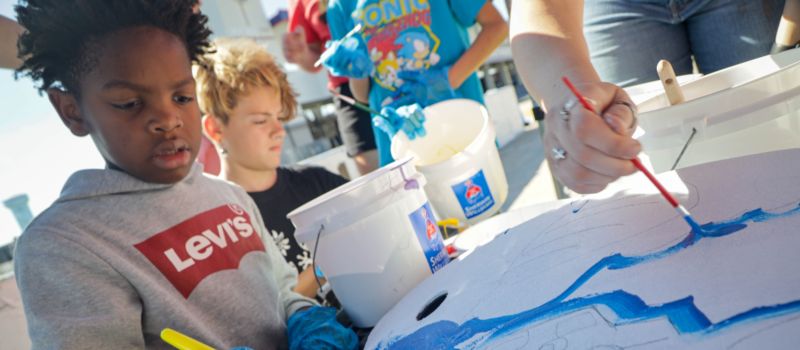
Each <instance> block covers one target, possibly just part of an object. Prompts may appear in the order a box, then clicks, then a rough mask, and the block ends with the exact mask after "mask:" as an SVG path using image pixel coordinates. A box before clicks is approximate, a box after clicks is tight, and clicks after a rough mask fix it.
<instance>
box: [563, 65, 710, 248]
mask: <svg viewBox="0 0 800 350" xmlns="http://www.w3.org/2000/svg"><path fill="white" fill-rule="evenodd" d="M561 80H563V81H564V84H567V87H568V88H569V90H570V91H572V94H573V95H575V98H577V99H578V102H580V103H581V105H583V108H586V110H588V111H590V112H592V113H594V114H597V111H595V109H594V107H592V105H591V104H589V102H588V101H586V98H584V97H583V95H581V93H580V92H579V91H578V89H577V88H575V85H572V82H570V81H569V78H567V77H566V76H565V77H562V78H561ZM631 162H632V163H633V166H635V167H636V169H639V171H641V172H642V173H644V175H645V176H647V178H648V179H649V180H650V182H652V183H653V185H655V186H656V188H657V189H658V191H659V192H661V195H662V196H664V198H665V199H666V200H667V202H669V204H670V205H671V206H672V207H673V208H675V211H677V212H678V214H680V215H681V216H683V219H684V220H686V222H687V223H688V224H689V226H691V227H692V230H693V231H697V232H701V231H702V230H703V229H702V228H701V227H700V225H699V224H698V223H697V221H695V220H694V218H692V215H691V214H690V213H689V211H688V210H686V208H684V207H683V205H681V204H680V203H679V202H678V200H677V199H675V197H673V196H672V194H670V193H669V192H667V189H666V188H664V186H662V185H661V183H660V182H659V181H658V179H656V177H655V176H653V174H651V173H650V171H649V170H647V168H645V167H644V165H642V162H641V161H639V158H633V159H631Z"/></svg>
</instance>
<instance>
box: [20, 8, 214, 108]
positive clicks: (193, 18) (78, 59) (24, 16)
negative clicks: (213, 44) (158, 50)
mask: <svg viewBox="0 0 800 350" xmlns="http://www.w3.org/2000/svg"><path fill="white" fill-rule="evenodd" d="M194 3H196V1H187V0H69V1H65V0H27V1H24V0H21V1H20V3H19V5H17V6H15V9H16V11H17V20H18V21H19V23H20V24H21V25H22V26H23V27H25V29H26V31H25V32H24V33H23V34H22V35H21V36H20V38H19V42H18V43H17V46H18V48H19V57H20V58H22V59H23V65H22V66H21V67H20V68H19V69H17V71H16V72H15V77H17V78H18V77H19V76H21V75H22V76H29V77H31V78H32V79H33V80H34V81H40V82H41V85H40V86H38V89H39V91H44V90H47V89H48V88H50V87H60V88H63V89H66V90H67V91H69V92H72V93H79V91H78V81H79V79H80V78H81V76H82V75H83V74H85V73H87V72H89V70H90V69H91V67H92V66H93V65H94V64H96V61H97V55H98V52H100V51H101V49H102V48H100V47H97V43H98V41H99V39H101V38H102V37H104V36H105V35H108V34H110V33H112V32H115V31H118V30H121V29H125V28H130V27H137V26H151V27H156V28H159V29H161V30H164V31H166V32H169V33H172V34H174V35H176V36H177V37H178V38H180V39H181V40H183V42H184V43H185V44H186V51H187V52H188V53H189V58H190V59H191V60H192V61H194V60H196V58H197V57H199V56H200V55H202V54H204V53H205V52H206V50H207V49H208V47H209V41H208V37H209V35H210V34H211V31H210V30H209V29H208V27H207V26H206V22H207V21H208V18H207V17H206V16H205V15H203V14H201V13H196V14H195V13H193V12H192V6H193V4H194Z"/></svg>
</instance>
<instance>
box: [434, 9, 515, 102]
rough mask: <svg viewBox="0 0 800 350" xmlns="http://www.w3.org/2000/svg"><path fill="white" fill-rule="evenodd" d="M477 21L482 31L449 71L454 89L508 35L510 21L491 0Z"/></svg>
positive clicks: (481, 11)
mask: <svg viewBox="0 0 800 350" xmlns="http://www.w3.org/2000/svg"><path fill="white" fill-rule="evenodd" d="M477 22H478V24H480V25H481V31H480V33H479V34H478V36H477V37H476V38H475V41H474V42H473V43H472V45H471V46H470V47H469V48H468V49H467V50H466V51H464V53H463V54H462V55H461V57H460V58H459V59H458V60H457V61H456V62H455V63H454V64H453V65H452V66H451V67H450V71H449V72H448V76H449V78H450V86H451V87H453V88H454V89H455V88H458V87H459V86H461V84H462V83H464V80H467V78H468V77H469V76H470V75H471V74H472V73H473V72H475V71H476V70H477V69H478V68H480V66H481V64H483V62H485V61H486V60H487V59H488V58H489V56H491V54H492V52H494V50H495V49H497V47H499V46H500V44H502V43H503V40H506V37H508V23H506V20H505V19H503V17H502V16H501V15H500V13H499V12H497V9H496V8H495V7H494V5H492V2H491V1H486V3H485V4H484V5H483V7H482V8H481V10H480V12H478V17H477Z"/></svg>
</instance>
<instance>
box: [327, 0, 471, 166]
mask: <svg viewBox="0 0 800 350" xmlns="http://www.w3.org/2000/svg"><path fill="white" fill-rule="evenodd" d="M485 3H486V0H331V1H330V2H329V8H328V14H327V18H328V25H329V27H330V31H331V37H332V39H334V40H337V39H340V38H342V37H344V36H345V35H346V34H347V33H348V32H349V31H350V30H351V29H352V28H354V27H355V26H356V25H357V24H361V25H362V29H361V31H360V32H359V33H358V34H356V35H361V36H362V38H363V39H364V42H366V44H367V48H368V50H369V55H370V58H371V59H372V63H373V64H374V67H375V70H374V71H373V74H372V76H371V80H372V84H371V87H370V94H369V100H370V101H369V102H370V106H371V107H373V108H374V109H376V110H380V108H381V107H384V106H386V105H388V104H390V103H392V102H393V101H394V100H396V99H398V98H399V97H400V92H399V87H400V86H402V84H404V83H405V82H404V81H403V79H402V78H401V75H400V74H399V73H400V72H401V71H426V70H430V69H441V68H443V67H449V66H451V65H453V64H454V63H455V62H456V61H457V60H458V59H459V58H460V57H461V55H462V54H463V53H464V51H466V50H467V48H468V47H469V45H470V41H469V35H468V33H467V28H469V27H470V26H472V25H473V24H475V22H476V19H477V17H478V13H479V12H480V10H481V8H482V7H483V5H484V4H485ZM455 91H456V93H457V95H459V96H461V97H465V98H469V99H472V100H475V101H478V102H480V103H483V89H482V88H481V85H480V81H479V80H478V77H477V75H476V74H474V73H473V74H472V75H471V76H470V77H469V78H468V79H467V80H466V81H464V83H463V84H461V86H459V87H458V88H457V89H455ZM375 136H376V141H377V143H378V149H379V151H380V153H381V163H384V160H385V159H387V158H385V157H386V156H387V155H385V154H384V153H387V154H388V153H389V148H390V147H389V142H390V141H389V138H388V137H387V136H386V135H385V134H384V133H382V132H376V133H375ZM388 159H391V155H390V154H388Z"/></svg>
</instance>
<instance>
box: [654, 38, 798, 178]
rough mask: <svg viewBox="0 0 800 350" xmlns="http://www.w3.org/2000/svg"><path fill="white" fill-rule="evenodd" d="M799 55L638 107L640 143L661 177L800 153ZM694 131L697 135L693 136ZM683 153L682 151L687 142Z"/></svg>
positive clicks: (752, 64)
mask: <svg viewBox="0 0 800 350" xmlns="http://www.w3.org/2000/svg"><path fill="white" fill-rule="evenodd" d="M798 77H800V50H789V51H785V52H783V53H780V54H777V55H772V56H764V57H761V58H757V59H754V60H751V61H747V62H744V63H741V64H739V65H736V66H733V67H729V68H726V69H724V70H721V71H718V72H715V73H712V74H709V75H707V76H704V77H702V78H699V79H697V80H694V81H692V82H690V83H687V84H685V85H683V86H682V87H681V88H682V90H683V93H684V95H685V96H686V102H684V103H681V104H678V105H675V106H670V105H669V101H668V100H667V98H666V96H665V95H664V94H663V93H662V94H660V95H657V96H655V97H652V98H650V99H648V100H645V101H643V102H641V103H639V111H640V112H641V114H640V115H639V125H641V127H642V128H643V129H644V130H645V134H644V135H643V136H642V137H641V138H640V139H639V140H640V141H641V142H642V145H643V148H644V152H645V153H647V154H648V155H649V156H650V159H651V161H652V163H653V168H654V169H655V170H656V171H657V172H662V171H667V170H670V169H671V167H672V166H673V165H674V164H675V161H676V160H677V159H678V158H679V157H680V162H679V163H678V165H677V168H682V167H686V166H690V165H697V164H703V163H708V162H712V161H717V160H723V159H728V158H734V157H742V156H746V155H751V154H758V153H765V152H771V151H777V150H783V149H790V148H799V147H800V78H798ZM693 129H694V130H695V131H694V132H693ZM690 138H691V142H690V143H689V145H688V146H687V147H686V151H685V153H684V154H683V155H682V156H681V151H682V150H683V148H684V146H686V144H687V141H688V140H689V139H690Z"/></svg>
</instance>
